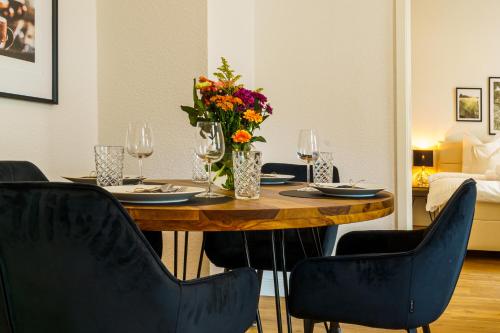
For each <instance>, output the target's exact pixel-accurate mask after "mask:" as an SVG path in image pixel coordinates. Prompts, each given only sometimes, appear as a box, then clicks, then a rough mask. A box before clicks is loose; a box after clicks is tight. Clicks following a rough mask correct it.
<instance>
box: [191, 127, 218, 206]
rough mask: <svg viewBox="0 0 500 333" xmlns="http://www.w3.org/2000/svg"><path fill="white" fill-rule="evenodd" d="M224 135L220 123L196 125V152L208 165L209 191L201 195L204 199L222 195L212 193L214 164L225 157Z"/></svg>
mask: <svg viewBox="0 0 500 333" xmlns="http://www.w3.org/2000/svg"><path fill="white" fill-rule="evenodd" d="M224 151H225V146H224V135H223V134H222V126H221V124H220V123H217V122H212V121H199V122H198V123H197V124H196V133H195V152H196V155H198V157H199V158H200V159H202V160H203V161H205V162H206V163H207V165H208V189H207V192H205V193H202V194H199V195H198V197H202V198H217V197H221V196H222V195H220V194H217V193H214V192H212V183H213V180H212V163H215V162H218V161H220V160H221V159H222V157H223V156H224Z"/></svg>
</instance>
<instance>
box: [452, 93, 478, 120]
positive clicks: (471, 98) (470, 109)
mask: <svg viewBox="0 0 500 333" xmlns="http://www.w3.org/2000/svg"><path fill="white" fill-rule="evenodd" d="M482 99H483V89H482V88H462V87H458V88H456V121H466V122H482V121H483V102H482Z"/></svg>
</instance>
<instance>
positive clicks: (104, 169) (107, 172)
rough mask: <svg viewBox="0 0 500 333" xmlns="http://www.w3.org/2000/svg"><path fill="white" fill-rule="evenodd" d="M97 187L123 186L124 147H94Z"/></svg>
mask: <svg viewBox="0 0 500 333" xmlns="http://www.w3.org/2000/svg"><path fill="white" fill-rule="evenodd" d="M94 153H95V170H96V179H97V185H99V186H118V185H123V155H124V148H123V147H122V146H100V145H98V146H94Z"/></svg>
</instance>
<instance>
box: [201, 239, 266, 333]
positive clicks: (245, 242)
mask: <svg viewBox="0 0 500 333" xmlns="http://www.w3.org/2000/svg"><path fill="white" fill-rule="evenodd" d="M241 235H242V236H243V246H244V247H245V257H246V261H247V266H248V267H249V268H252V264H251V262H250V250H249V248H248V240H247V234H246V233H245V232H244V231H242V232H241ZM204 240H205V239H203V241H204ZM262 274H263V272H262V271H260V272H259V293H260V285H261V283H262ZM259 298H260V296H259ZM256 321H257V331H258V332H259V333H263V330H262V321H261V319H260V311H259V302H257V318H256Z"/></svg>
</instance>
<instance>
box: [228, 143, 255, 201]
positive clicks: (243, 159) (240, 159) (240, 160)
mask: <svg viewBox="0 0 500 333" xmlns="http://www.w3.org/2000/svg"><path fill="white" fill-rule="evenodd" d="M233 168H234V194H235V196H236V199H244V200H246V199H258V198H259V197H260V169H261V168H262V153H261V152H260V151H235V152H233Z"/></svg>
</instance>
